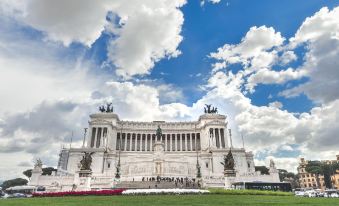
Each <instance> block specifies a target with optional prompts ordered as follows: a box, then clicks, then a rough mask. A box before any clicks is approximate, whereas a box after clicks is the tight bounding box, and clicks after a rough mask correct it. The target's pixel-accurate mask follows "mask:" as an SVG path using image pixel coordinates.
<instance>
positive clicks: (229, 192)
mask: <svg viewBox="0 0 339 206" xmlns="http://www.w3.org/2000/svg"><path fill="white" fill-rule="evenodd" d="M209 191H210V194H223V195H271V196H293V193H291V192H281V191H267V190H225V189H209Z"/></svg>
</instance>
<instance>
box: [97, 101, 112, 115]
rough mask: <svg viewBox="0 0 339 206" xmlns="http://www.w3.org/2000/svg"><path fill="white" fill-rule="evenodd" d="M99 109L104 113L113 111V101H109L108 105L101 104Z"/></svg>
mask: <svg viewBox="0 0 339 206" xmlns="http://www.w3.org/2000/svg"><path fill="white" fill-rule="evenodd" d="M99 111H100V112H102V113H113V106H112V103H107V104H106V107H105V105H102V106H100V107H99Z"/></svg>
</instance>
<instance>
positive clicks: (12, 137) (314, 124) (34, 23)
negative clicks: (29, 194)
mask: <svg viewBox="0 0 339 206" xmlns="http://www.w3.org/2000/svg"><path fill="white" fill-rule="evenodd" d="M338 19H339V2H338V1H320V0H312V1H309V0H298V1H295V0H285V1H276V0H274V1H273V0H265V1H264V0H263V1H245V0H234V1H232V0H229V1H226V0H221V1H220V2H218V1H208V0H207V1H205V2H204V3H202V2H201V1H185V0H157V1H153V0H152V1H148V0H136V1H131V2H129V3H128V4H127V3H126V2H125V1H121V0H105V1H102V2H100V3H98V2H96V1H92V0H73V1H56V2H54V1H44V0H30V1H27V2H22V1H20V0H13V1H0V23H1V24H0V85H1V87H0V99H1V100H2V101H1V102H0V144H1V145H2V146H0V157H1V159H6V162H4V163H0V175H1V174H4V175H5V176H6V175H7V176H8V177H10V175H8V174H7V172H6V171H7V170H10V169H11V170H15V171H17V173H13V174H11V175H17V174H20V170H22V168H25V167H29V166H31V165H32V160H33V159H35V158H37V157H44V159H43V161H44V162H45V164H46V165H55V164H56V161H57V156H56V154H57V153H58V150H59V148H60V145H64V144H68V143H69V139H70V138H69V137H70V134H71V133H72V132H74V134H75V138H74V141H75V142H74V144H81V138H82V129H83V127H85V126H86V124H87V120H88V114H89V113H92V112H95V111H96V108H97V106H98V105H100V104H102V103H105V102H108V101H112V102H113V105H114V106H115V108H116V111H117V113H118V115H119V116H120V117H121V118H122V119H128V120H142V121H153V120H167V121H178V120H180V121H191V120H195V119H197V118H198V117H199V115H201V114H202V112H203V106H204V104H207V103H208V104H213V105H215V106H217V107H218V108H219V111H220V113H222V114H225V115H227V117H228V121H229V125H228V126H229V127H230V128H231V129H232V130H233V131H234V138H235V144H238V145H240V144H241V141H240V138H239V137H240V135H241V134H243V135H244V138H245V141H246V145H247V146H246V147H247V148H248V150H252V151H253V152H254V153H255V157H256V161H257V164H265V163H267V162H268V161H269V159H271V158H273V159H275V160H276V162H277V165H278V166H281V167H287V169H289V170H295V168H296V165H297V161H298V158H299V157H301V156H303V157H306V158H320V159H327V158H333V157H334V156H335V154H336V153H337V152H338V150H337V148H338V147H339V145H338V141H337V140H336V139H335V138H333V137H334V136H336V135H337V133H338V132H339V131H338V130H339V128H338V126H337V121H338V119H339V116H338V115H339V112H338V108H339V91H338V90H337V88H338V87H339V82H338V79H339V70H338V66H337V65H338V59H339V49H338V48H339V22H338V21H339V20H338ZM46 119H48V121H46ZM51 128H53V129H51ZM41 139H43V140H44V141H42V142H41V141H40V140H41ZM13 154H15V155H13ZM319 154H321V155H319ZM1 164H2V165H1Z"/></svg>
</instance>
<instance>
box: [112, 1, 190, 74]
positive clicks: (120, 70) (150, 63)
mask: <svg viewBox="0 0 339 206" xmlns="http://www.w3.org/2000/svg"><path fill="white" fill-rule="evenodd" d="M184 3H185V1H183V0H176V1H172V0H160V1H143V2H142V1H134V2H133V3H129V4H128V5H126V4H124V3H121V5H119V7H118V8H117V9H116V10H115V12H116V13H117V14H118V15H119V16H120V17H121V18H122V19H121V20H120V25H121V27H118V28H115V29H114V32H113V33H114V34H116V35H117V36H118V37H117V38H116V39H114V40H112V42H111V44H110V46H109V48H108V49H109V58H110V59H111V61H112V62H113V63H114V65H115V66H116V67H117V71H116V72H117V74H118V75H121V76H124V77H129V76H132V75H136V74H141V75H144V74H148V73H149V72H150V69H152V68H153V67H154V63H155V62H158V61H159V60H160V59H162V58H164V57H166V58H171V57H177V56H178V55H179V54H180V53H181V52H180V51H179V50H177V47H178V45H179V43H180V42H181V41H182V39H183V38H182V36H181V35H180V33H181V27H182V24H183V22H184V18H183V14H182V12H181V11H180V10H179V8H180V7H181V6H182V5H183V4H184ZM155 19H156V20H157V21H154V20H155Z"/></svg>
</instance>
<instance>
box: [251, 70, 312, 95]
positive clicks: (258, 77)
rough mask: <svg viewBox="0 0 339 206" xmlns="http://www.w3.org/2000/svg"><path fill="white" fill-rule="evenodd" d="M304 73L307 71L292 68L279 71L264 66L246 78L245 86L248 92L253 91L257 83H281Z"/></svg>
mask: <svg viewBox="0 0 339 206" xmlns="http://www.w3.org/2000/svg"><path fill="white" fill-rule="evenodd" d="M306 74H307V72H306V71H305V70H294V69H292V68H288V69H286V70H281V71H274V70H269V69H267V68H264V69H260V70H259V71H257V72H256V73H254V74H252V75H251V76H249V77H248V78H247V84H246V88H247V89H248V90H249V91H250V92H253V91H254V87H255V86H257V85H258V84H283V83H286V82H288V81H290V80H294V79H300V78H301V77H303V76H306Z"/></svg>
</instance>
